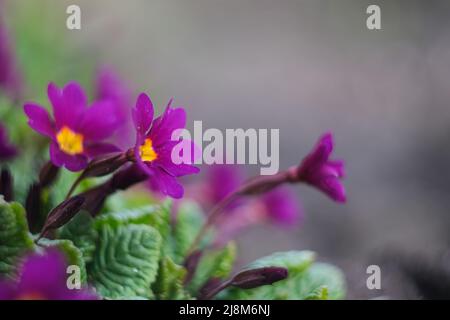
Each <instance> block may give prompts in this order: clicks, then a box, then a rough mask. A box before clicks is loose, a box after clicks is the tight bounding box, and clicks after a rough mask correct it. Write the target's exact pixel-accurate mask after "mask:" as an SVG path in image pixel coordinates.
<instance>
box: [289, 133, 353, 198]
mask: <svg viewBox="0 0 450 320" xmlns="http://www.w3.org/2000/svg"><path fill="white" fill-rule="evenodd" d="M332 152H333V136H332V135H331V133H326V134H324V135H323V136H322V137H321V138H320V139H319V141H318V143H317V145H316V146H315V148H314V149H313V150H312V151H311V153H310V154H309V155H308V156H306V157H305V158H304V159H303V161H302V163H301V164H300V167H299V168H298V169H297V172H296V174H297V178H298V179H299V180H300V181H304V182H306V183H309V184H311V185H313V186H315V187H316V188H318V189H319V190H321V191H322V192H324V193H325V194H327V195H328V196H329V197H331V198H332V199H333V200H335V201H337V202H345V201H346V195H345V188H344V185H343V184H342V182H341V181H340V178H342V177H343V176H344V162H343V161H341V160H330V159H329V158H330V155H331V153H332Z"/></svg>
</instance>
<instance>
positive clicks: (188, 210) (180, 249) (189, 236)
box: [173, 201, 205, 263]
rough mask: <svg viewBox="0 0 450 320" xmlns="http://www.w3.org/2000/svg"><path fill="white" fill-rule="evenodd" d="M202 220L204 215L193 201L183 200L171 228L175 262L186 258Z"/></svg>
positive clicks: (203, 220) (202, 222)
mask: <svg viewBox="0 0 450 320" xmlns="http://www.w3.org/2000/svg"><path fill="white" fill-rule="evenodd" d="M204 222H205V216H204V214H203V212H202V210H201V209H200V207H199V206H198V205H196V204H195V203H194V202H191V201H184V202H183V203H182V204H181V205H180V207H179V209H178V212H177V218H176V224H175V227H174V230H173V237H174V244H173V245H174V254H175V256H174V261H175V262H177V263H181V262H182V261H183V260H184V259H185V258H186V255H187V253H188V250H189V248H190V246H191V244H192V243H193V242H194V239H195V238H196V236H197V234H198V232H199V231H200V229H201V228H202V226H203V224H204Z"/></svg>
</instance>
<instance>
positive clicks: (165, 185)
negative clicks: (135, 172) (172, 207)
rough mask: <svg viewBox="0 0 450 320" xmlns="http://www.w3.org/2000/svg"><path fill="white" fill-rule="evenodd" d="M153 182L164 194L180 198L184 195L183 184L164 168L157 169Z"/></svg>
mask: <svg viewBox="0 0 450 320" xmlns="http://www.w3.org/2000/svg"><path fill="white" fill-rule="evenodd" d="M153 179H154V180H153V182H150V183H151V184H152V185H153V188H155V187H156V188H157V189H158V190H159V192H161V193H162V194H164V195H168V196H170V197H172V198H174V199H180V198H182V197H183V194H184V189H183V186H182V185H181V184H180V183H178V181H177V179H176V178H175V177H173V176H171V175H170V174H168V173H167V172H165V171H164V170H161V169H155V170H154V176H153Z"/></svg>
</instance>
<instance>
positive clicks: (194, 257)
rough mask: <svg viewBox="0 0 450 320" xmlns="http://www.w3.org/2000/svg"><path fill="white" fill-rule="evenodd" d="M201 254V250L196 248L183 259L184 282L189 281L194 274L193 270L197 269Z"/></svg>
mask: <svg viewBox="0 0 450 320" xmlns="http://www.w3.org/2000/svg"><path fill="white" fill-rule="evenodd" d="M202 255H203V252H202V251H200V250H196V251H194V252H192V253H191V254H190V255H189V256H188V257H187V258H186V260H185V261H184V267H185V268H186V270H187V274H186V277H185V278H184V284H188V283H189V282H191V280H192V278H193V277H194V275H195V271H196V270H197V266H198V263H199V262H200V259H201V257H202Z"/></svg>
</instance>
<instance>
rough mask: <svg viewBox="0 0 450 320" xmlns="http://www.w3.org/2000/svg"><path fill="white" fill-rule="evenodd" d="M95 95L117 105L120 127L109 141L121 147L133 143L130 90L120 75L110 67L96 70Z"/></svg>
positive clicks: (123, 147)
mask: <svg viewBox="0 0 450 320" xmlns="http://www.w3.org/2000/svg"><path fill="white" fill-rule="evenodd" d="M95 88H96V92H95V97H96V99H98V100H110V101H111V102H112V103H114V104H116V105H117V109H118V112H120V118H121V119H122V121H121V124H120V127H119V128H118V129H117V131H116V132H115V133H114V135H113V136H112V137H111V141H113V142H114V144H115V145H117V146H118V147H120V148H121V149H125V148H127V147H129V146H130V145H131V144H132V143H133V139H134V137H133V136H132V132H133V121H132V119H131V101H132V100H131V96H132V95H131V91H130V90H129V88H128V86H127V85H126V84H125V83H124V82H123V81H122V79H120V77H119V76H118V75H117V74H116V73H115V72H114V71H113V70H112V69H111V68H107V67H102V68H100V69H99V70H98V71H97V74H96V79H95Z"/></svg>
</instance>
